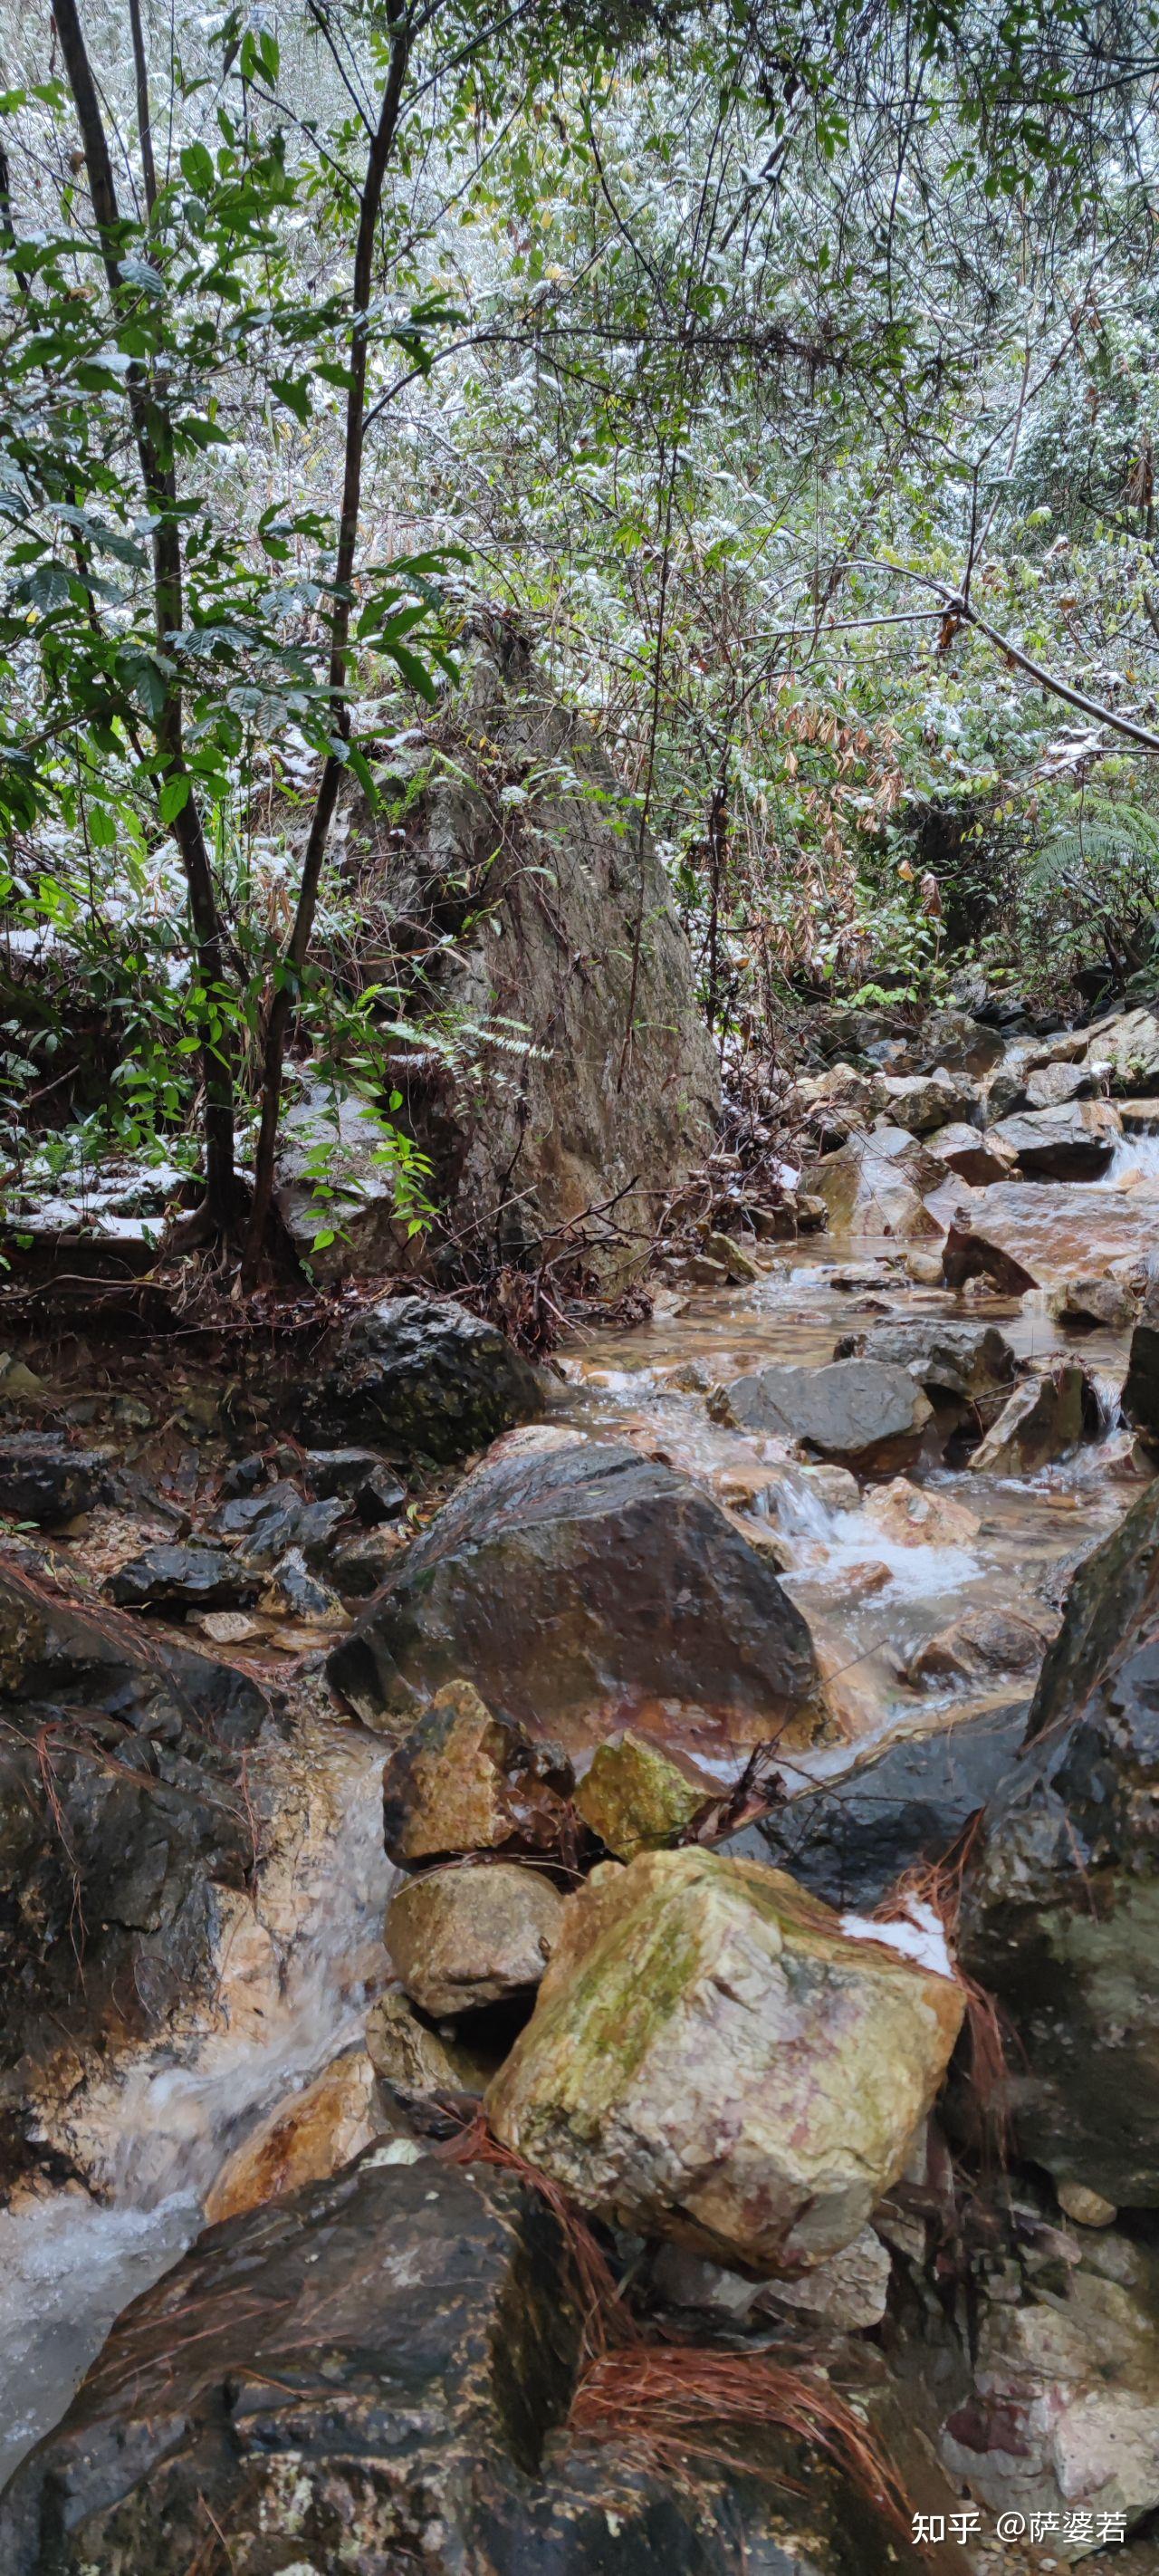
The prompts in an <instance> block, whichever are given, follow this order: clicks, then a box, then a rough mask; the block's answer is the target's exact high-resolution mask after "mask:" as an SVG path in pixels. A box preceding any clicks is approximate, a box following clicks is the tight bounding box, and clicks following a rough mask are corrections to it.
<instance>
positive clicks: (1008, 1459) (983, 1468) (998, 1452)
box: [970, 1360, 1100, 1476]
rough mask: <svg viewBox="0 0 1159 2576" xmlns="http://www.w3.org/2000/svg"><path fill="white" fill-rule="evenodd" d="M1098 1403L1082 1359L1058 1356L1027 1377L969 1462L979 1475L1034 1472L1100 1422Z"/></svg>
mask: <svg viewBox="0 0 1159 2576" xmlns="http://www.w3.org/2000/svg"><path fill="white" fill-rule="evenodd" d="M1099 1420H1100V1415H1099V1404H1098V1398H1097V1396H1096V1394H1095V1391H1094V1388H1093V1387H1092V1385H1091V1382H1090V1379H1089V1378H1088V1376H1087V1373H1086V1370H1085V1369H1084V1368H1080V1367H1079V1364H1078V1362H1077V1360H1058V1361H1056V1363H1055V1365H1054V1367H1053V1368H1049V1369H1044V1370H1043V1373H1042V1375H1041V1377H1028V1378H1024V1379H1023V1381H1022V1384H1021V1385H1020V1386H1016V1387H1015V1389H1014V1393H1013V1395H1011V1396H1009V1397H1008V1398H1007V1400H1006V1403H1005V1404H1004V1405H1003V1407H1002V1411H1001V1413H1000V1414H999V1415H998V1417H997V1420H996V1421H994V1422H993V1423H991V1426H990V1429H989V1430H988V1431H987V1432H986V1433H985V1435H984V1437H983V1438H982V1439H981V1440H980V1441H979V1443H978V1446H977V1448H976V1449H975V1450H974V1452H973V1455H972V1457H971V1460H970V1465H971V1467H972V1468H974V1469H975V1471H976V1472H977V1474H979V1475H987V1476H1034V1475H1037V1473H1038V1470H1039V1468H1040V1467H1049V1466H1052V1465H1053V1463H1054V1461H1055V1460H1056V1459H1057V1458H1065V1457H1067V1456H1068V1454H1069V1452H1070V1451H1071V1450H1072V1449H1077V1448H1078V1447H1079V1444H1080V1442H1081V1441H1083V1440H1085V1439H1090V1438H1092V1437H1093V1436H1094V1434H1095V1433H1096V1432H1097V1431H1098V1428H1099Z"/></svg>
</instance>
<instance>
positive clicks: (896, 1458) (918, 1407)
mask: <svg viewBox="0 0 1159 2576" xmlns="http://www.w3.org/2000/svg"><path fill="white" fill-rule="evenodd" d="M709 1409H710V1411H711V1412H713V1413H714V1414H715V1416H716V1418H717V1420H718V1421H722V1422H727V1423H730V1424H734V1425H736V1426H738V1427H739V1428H740V1429H741V1430H744V1431H765V1432H772V1433H773V1434H775V1435H776V1436H777V1437H779V1438H780V1439H783V1440H800V1441H802V1442H803V1443H804V1444H805V1446H806V1447H807V1448H808V1449H811V1450H812V1451H813V1452H814V1453H815V1455H816V1456H817V1457H819V1458H827V1459H830V1460H832V1461H833V1462H834V1463H835V1464H836V1465H838V1466H841V1467H851V1468H853V1470H854V1471H855V1472H856V1473H858V1474H861V1475H870V1476H896V1475H900V1474H901V1472H902V1470H903V1469H904V1468H906V1467H912V1465H913V1463H914V1460H915V1459H916V1457H917V1455H918V1452H919V1450H920V1448H921V1445H922V1434H923V1432H924V1430H925V1427H926V1424H927V1423H928V1422H929V1421H930V1419H931V1414H930V1407H929V1405H928V1404H927V1402H926V1398H925V1396H924V1395H923V1393H922V1390H921V1387H920V1385H919V1384H918V1382H917V1379H916V1377H915V1376H913V1375H911V1373H910V1371H909V1370H908V1369H906V1368H902V1367H900V1366H899V1365H898V1363H897V1362H896V1361H888V1362H886V1361H880V1360H877V1359H843V1360H833V1361H831V1362H830V1365H829V1367H828V1368H776V1367H774V1368H762V1369H753V1370H751V1371H750V1372H749V1373H748V1374H747V1375H746V1376H745V1377H737V1378H733V1379H731V1380H730V1382H729V1384H728V1385H727V1386H724V1387H722V1388H721V1389H720V1391H719V1393H718V1394H717V1395H716V1396H715V1397H714V1399H713V1402H712V1404H711V1405H710V1408H709Z"/></svg>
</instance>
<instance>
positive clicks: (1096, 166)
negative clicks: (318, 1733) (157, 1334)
mask: <svg viewBox="0 0 1159 2576" xmlns="http://www.w3.org/2000/svg"><path fill="white" fill-rule="evenodd" d="M4 60H5V71H4V79H5V83H6V86H5V89H4V92H3V94H2V95H0V111H2V114H0V143H2V151H0V243H2V263H3V268H2V274H3V286H2V288H0V294H2V298H3V305H2V312H0V330H2V333H3V367H2V374H0V560H2V590H0V660H2V667H3V690H2V692H0V839H2V867H3V875H2V880H0V900H2V902H3V907H4V916H5V922H6V927H7V933H8V960H9V965H8V973H7V977H6V985H7V991H6V1003H7V1008H6V1015H5V1022H6V1024H5V1037H4V1045H5V1050H6V1052H5V1054H4V1057H3V1059H2V1062H0V1075H2V1080H3V1118H4V1125H5V1140H6V1141H5V1159H6V1163H7V1165H8V1167H9V1171H10V1174H13V1173H14V1174H17V1175H18V1176H19V1181H20V1185H21V1187H22V1188H24V1187H27V1186H28V1185H29V1183H30V1181H35V1180H36V1179H37V1178H38V1176H39V1177H40V1178H42V1179H43V1178H51V1177H56V1178H59V1177H60V1176H61V1175H62V1174H66V1173H67V1172H69V1171H70V1170H75V1169H76V1168H78V1167H79V1168H83V1167H85V1166H91V1165H92V1164H93V1163H94V1162H99V1160H100V1158H101V1156H102V1154H105V1153H107V1152H121V1153H124V1152H132V1153H136V1154H141V1155H144V1156H145V1157H146V1158H149V1157H152V1158H153V1159H154V1161H156V1162H158V1163H164V1164H165V1166H166V1167H167V1168H172V1169H173V1170H175V1171H176V1172H177V1173H178V1174H179V1175H182V1176H184V1178H185V1180H186V1182H187V1183H188V1185H189V1186H188V1188H187V1190H186V1196H187V1199H188V1200H189V1201H190V1202H191V1203H192V1204H191V1209H190V1215H189V1217H188V1219H187V1221H186V1222H187V1225H188V1227H189V1230H190V1233H191V1235H201V1236H207V1235H208V1236H212V1237H214V1238H220V1237H225V1238H226V1239H232V1240H234V1241H236V1242H237V1243H238V1244H239V1245H244V1259H245V1266H246V1270H247V1273H248V1276H249V1278H250V1279H251V1280H252V1279H253V1278H254V1277H256V1276H257V1275H258V1272H259V1270H260V1267H261V1264H262V1262H263V1260H264V1258H265V1257H266V1255H267V1253H268V1251H269V1248H270V1224H271V1204H272V1192H273V1176H274V1166H275V1157H276V1152H277V1140H278V1133H279V1119H280V1116H281V1113H282V1110H283V1108H284V1102H285V1098H286V1086H287V1080H290V1081H292V1080H293V1079H294V1068H295V1067H296V1066H297V1067H300V1066H301V1065H302V1064H303V1063H304V1062H308V1063H309V1064H310V1065H311V1067H312V1068H314V1069H315V1070H317V1071H320V1072H321V1074H322V1076H323V1077H324V1079H326V1080H328V1081H330V1082H332V1083H333V1084H335V1085H340V1086H343V1087H344V1088H345V1089H346V1090H351V1089H352V1090H354V1091H355V1092H356V1093H357V1094H358V1095H359V1096H360V1097H361V1098H364V1099H365V1100H366V1101H367V1102H368V1103H369V1104H371V1106H372V1107H373V1110H374V1114H375V1115H376V1117H377V1118H378V1119H379V1121H380V1123H381V1132H382V1138H383V1144H382V1152H383V1155H384V1157H389V1158H390V1160H391V1165H392V1168H393V1169H394V1170H395V1172H396V1175H397V1186H398V1191H399V1197H400V1204H401V1206H402V1208H403V1210H404V1212H409V1213H410V1215H411V1220H412V1221H413V1222H414V1223H415V1224H421V1222H422V1220H423V1213H424V1207H425V1195H424V1192H425V1184H424V1172H423V1166H422V1158H421V1155H420V1154H419V1153H418V1152H417V1150H416V1148H415V1146H414V1143H413V1139H412V1138H411V1137H410V1136H408V1134H407V1132H406V1124H405V1120H401V1121H400V1119H399V1115H398V1113H399V1111H400V1109H401V1107H402V1099H401V1095H400V1093H399V1090H398V1085H397V1078H396V1073H395V1071H393V1070H392V1067H394V1066H395V1065H396V1064H397V1059H398V1054H399V1050H400V1048H401V1049H403V1050H405V1049H406V1048H407V1047H409V1046H415V1047H424V1048H429V1047H431V1046H432V1045H435V1046H437V1047H439V1048H441V1049H442V1050H443V1051H444V1052H445V1053H446V1054H448V1055H449V1056H450V1057H453V1058H455V1059H456V1060H461V1059H464V1058H466V1057H469V1056H470V1054H471V1051H472V1050H477V1049H479V1048H481V1047H485V1046H486V1045H487V1044H488V1043H500V1044H502V1043H504V1039H503V1033H502V1032H501V1031H495V1030H492V1031H488V1029H487V1028H486V1027H485V1026H482V1027H481V1026H479V1025H478V1024H473V1025H470V1026H457V1027H452V1026H449V1025H448V1024H447V1022H446V1020H445V1017H444V1018H443V1019H439V1018H438V1016H437V1014H434V1013H433V1012H432V1010H431V1009H429V1008H426V1007H424V995H423V987H422V982H421V979H420V980H419V982H418V983H417V984H416V982H415V979H414V977H413V975H412V976H410V977H409V978H402V977H399V978H398V979H392V978H391V977H390V976H387V977H386V978H385V979H384V977H383V976H382V975H381V974H380V973H376V974H373V975H372V974H370V973H368V971H367V969H366V964H365V956H364V942H363V941H362V940H361V938H360V929H361V926H362V923H363V921H364V918H365V908H366V901H367V889H366V886H365V883H364V882H363V881H362V880H361V879H360V877H359V873H358V870H357V868H356V867H352V865H351V864H350V851H349V844H350V830H351V814H352V811H353V806H352V802H351V800H352V798H353V797H355V796H358V797H361V798H362V799H364V800H365V801H366V804H367V805H368V806H369V808H370V810H371V811H372V812H375V813H377V814H379V815H380V816H382V817H384V818H385V822H386V824H387V826H389V827H393V828H395V829H397V830H398V831H399V832H400V833H401V832H402V831H404V829H405V817H406V810H407V804H408V798H409V797H410V795H411V794H412V791H413V781H414V777H415V774H416V758H417V757H418V755H417V754H416V750H415V746H416V745H420V746H422V747H423V748H422V750H421V759H422V760H429V759H430V758H432V757H437V758H440V759H442V760H444V761H453V760H456V759H462V758H464V757H465V756H466V754H465V751H464V745H463V742H462V740H461V725H460V724H459V719H458V714H457V709H458V706H459V700H460V692H461V684H462V670H463V658H464V648H465V645H466V644H467V642H468V640H469V638H470V636H471V634H472V632H473V631H474V629H475V627H476V626H477V625H478V622H479V621H480V620H482V621H484V622H486V621H488V620H491V621H495V620H499V621H503V622H506V623H507V624H508V625H510V626H511V627H512V628H514V629H517V630H518V631H519V632H520V633H524V634H527V635H528V636H530V638H531V639H532V641H533V644H534V649H535V652H536V655H537V658H538V660H539V662H540V663H541V665H542V667H543V669H544V670H545V671H546V673H547V674H548V676H549V678H550V681H551V684H552V686H553V687H554V688H556V689H557V690H558V691H559V693H560V694H561V695H562V696H563V697H565V698H566V699H567V700H568V701H569V703H570V704H572V705H573V706H576V707H578V708H579V709H581V710H582V711H583V714H584V716H585V718H589V719H590V722H591V726H592V730H593V733H594V734H598V735H599V736H600V737H601V739H602V740H603V741H604V743H605V744H606V745H607V746H608V748H609V750H610V752H611V756H612V759H613V762H614V765H615V770H616V775H617V779H618V783H619V788H620V790H621V791H622V807H621V828H622V829H623V830H624V832H625V833H626V834H627V835H628V836H629V837H631V836H632V835H633V834H639V835H643V834H644V833H648V834H650V835H651V836H652V838H653V839H654V841H655V843H656V845H657V847H658V849H659V852H660V855H661V858H662V860H663V863H664V865H665V867H666V869H667V870H668V872H669V876H670V878H671V881H672V883H673V885H674V887H675V890H676V893H677V895H678V899H679V902H680V906H681V909H682V912H683V916H684V919H685V922H686V925H687V927H688V929H689V932H690V936H691V939H692V942H693V948H694V953H695V956H696V961H697V971H698V977H699V986H700V994H701V999H702V1003H703V1008H704V1011H705V1013H706V1015H707V1019H708V1022H709V1025H710V1028H711V1029H712V1031H713V1033H714V1035H715V1037H716V1039H717V1041H718V1044H719V1045H720V1047H721V1049H722V1050H723V1051H724V1054H725V1056H726V1058H727V1056H728V1052H729V1049H730V1048H731V1047H734V1046H735V1045H736V1044H737V1043H738V1042H739V1041H740V1040H743V1042H745V1043H748V1042H750V1041H751V1040H752V1039H753V1038H754V1037H755V1038H756V1039H757V1040H758V1041H759V1042H760V1043H762V1044H764V1045H766V1046H769V1047H772V1046H774V1045H775V1044H776V1043H777V1042H778V1032H781V1031H783V1030H784V1028H785V1027H786V1026H789V1027H791V1025H792V1022H793V1018H794V1015H795V1014H799V1013H800V1012H801V1011H803V1010H805V1011H807V1009H808V1008H809V1006H810V1004H811V1002H812V1001H815V1000H816V998H817V997H818V996H824V995H837V996H846V997H849V998H865V997H870V998H880V997H882V996H890V997H894V998H900V999H901V1000H903V1001H905V1000H917V999H919V998H928V997H930V996H933V997H935V998H936V997H938V996H939V995H941V996H942V997H944V995H945V993H946V992H947V991H948V990H949V988H950V984H951V982H952V980H953V978H954V977H955V976H957V977H959V978H960V977H961V976H962V974H964V973H965V974H969V973H971V972H973V973H974V974H975V975H978V974H981V975H984V976H986V977H988V978H989V979H990V983H991V985H992V986H993V987H995V988H996V989H1001V988H1002V986H1003V984H1004V983H1005V984H1007V985H1009V986H1010V987H1011V988H1017V989H1018V991H1019V992H1021V993H1027V994H1031V995H1033V994H1035V993H1036V992H1039V993H1041V992H1044V991H1046V992H1049V994H1050V996H1051V997H1052V999H1057V998H1058V996H1059V995H1060V993H1063V992H1065V991H1066V990H1067V989H1068V988H1073V989H1075V990H1077V991H1078V992H1080V993H1081V992H1086V993H1087V994H1088V995H1091V994H1096V993H1098V992H1099V991H1101V990H1103V989H1107V990H1110V991H1112V992H1124V991H1130V990H1131V989H1132V987H1133V985H1134V984H1135V983H1136V982H1137V980H1138V979H1139V978H1140V977H1143V978H1146V977H1147V976H1148V975H1149V974H1150V973H1151V971H1152V968H1153V964H1154V959H1155V954H1156V918H1157V906H1159V803H1157V800H1156V792H1155V776H1156V771H1155V757H1156V753H1157V752H1159V701H1157V694H1156V692H1157V685H1159V567H1157V564H1156V545H1157V536H1156V525H1155V503H1154V472H1155V465H1154V444H1153V441H1154V434H1155V422H1154V417H1153V371H1154V364H1155V359H1154V351H1155V348H1156V343H1157V333H1156V318H1157V303H1159V292H1157V290H1159V272H1157V264H1156V203H1157V200H1156V182H1157V172H1156V113H1155V85H1156V79H1157V77H1159V11H1156V10H1155V9H1154V8H1152V7H1150V6H1148V7H1145V8H1142V9H1139V8H1136V9H1131V10H1127V9H1126V8H1120V7H1108V8H1105V9H1098V8H1096V9H1094V10H1090V9H1086V8H1084V7H1081V6H1079V5H1075V0H1069V5H1067V6H1064V7H1062V8H1058V7H1051V8H1049V9H1046V8H1042V9H1036V8H1034V7H1027V6H1022V5H1016V6H1012V7H1009V8H999V7H994V8H990V7H986V6H983V5H968V6H967V5H958V4H957V0H953V5H949V6H931V7H928V8H919V7H900V6H892V5H887V0H871V5H869V6H867V7H864V8H855V7H851V6H846V5H844V0H842V5H837V6H830V5H825V0H822V5H816V6H815V5H812V0H804V5H793V6H785V5H779V0H778V4H777V5H771V6H765V5H754V6H751V7H750V6H744V5H739V0H738V5H732V6H726V5H720V6H687V7H686V6H682V5H664V0H661V4H660V5H657V6H655V7H647V6H642V7H633V6H629V5H624V6H622V7H620V6H616V5H611V6H609V7H608V8H606V9H599V8H587V7H584V6H579V5H575V6H567V5H563V0H560V5H558V6H523V7H520V6H518V5H517V6H514V7H504V6H502V5H497V6H495V7H493V8H490V9H488V8H483V7H478V6H475V5H468V0H425V5H422V4H421V0H388V5H386V6H385V7H379V6H362V5H345V0H305V5H302V6H298V5H296V0H291V5H288V6H281V7H279V8H277V9H274V8H270V7H265V6H257V7H255V8H253V9H252V10H248V11H246V10H229V11H223V12H218V13H212V12H193V13H190V14H188V15H185V14H183V13H182V12H180V11H178V10H172V11H166V10H165V9H163V8H162V7H161V6H160V0H129V5H128V7H127V8H126V9H121V8H116V7H113V6H112V5H109V0H104V4H103V5H98V0H89V5H86V6H84V8H83V10H82V8H81V7H79V6H78V5H77V0H58V5H57V7H56V9H55V12H54V13H53V14H50V13H49V11H48V9H47V8H44V9H40V8H38V7H35V6H32V7H28V8H22V9H20V10H19V11H18V12H17V11H16V10H15V9H10V10H9V11H8V12H7V15H6V22H5V36H4ZM538 783H539V782H537V781H536V780H535V779H534V778H532V779H530V780H528V779H523V780H518V779H515V780H505V781H503V782H501V784H500V786H499V788H498V791H497V793H498V796H499V798H500V801H501V802H503V800H505V810H506V811H507V812H508V813H510V811H511V810H512V809H513V808H516V807H518V806H519V805H520V804H521V803H522V804H523V805H524V806H526V805H528V804H533V803H534V799H535V795H536V792H537V785H538ZM450 935H451V934H449V933H448V936H450ZM49 952H51V955H52V957H53V960H54V974H55V976H56V982H55V983H54V984H52V983H50V985H49V987H47V988H46V987H44V986H43V985H42V986H41V987H40V989H39V992H38V998H37V1001H36V1005H35V1009H33V1008H32V1006H31V1005H30V1003H29V998H28V992H27V986H26V983H25V982H24V981H23V980H22V978H21V974H20V967H19V961H20V959H21V957H22V956H27V955H31V954H35V955H36V956H37V957H38V958H41V959H43V957H44V956H45V954H46V953H49ZM46 989H47V990H48V993H49V998H48V1000H47V1001H46V999H45V991H46ZM78 1026H83V1027H86V1028H95V1027H99V1028H100V1029H101V1030H102V1031H106V1032H107V1031H111V1032H112V1036H111V1038H110V1039H109V1040H108V1041H107V1044H106V1057H107V1058H108V1059H109V1060H111V1068H112V1069H111V1076H110V1081H109V1083H108V1085H107V1086H105V1087H104V1088H103V1089H102V1088H101V1087H100V1086H93V1085H91V1084H88V1083H87V1081H86V1078H85V1074H84V1068H83V1066H82V1065H81V1064H80V1063H79V1060H78V1055H77V1046H76V1036H75V1033H76V1030H77V1027H78ZM287 1067H288V1068H289V1072H288V1073H287ZM98 1094H99V1096H98ZM328 1169H329V1162H328V1152H327V1148H326V1147H325V1145H324V1144H323V1145H322V1146H320V1148H319V1152H318V1158H317V1164H316V1169H315V1171H314V1173H313V1178H314V1181H315V1183H316V1187H317V1192H318V1206H319V1233H320V1237H321V1236H322V1235H328V1234H329V1233H330V1232H331V1230H332V1226H333V1224H334V1223H335V1222H336V1221H337V1220H336V1219H335V1218H334V1217H333V1216H332V1214H331V1213H330V1212H329V1211H328V1204H327V1174H328ZM195 1183H196V1186H194V1184H195ZM202 1185H203V1187H202Z"/></svg>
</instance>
